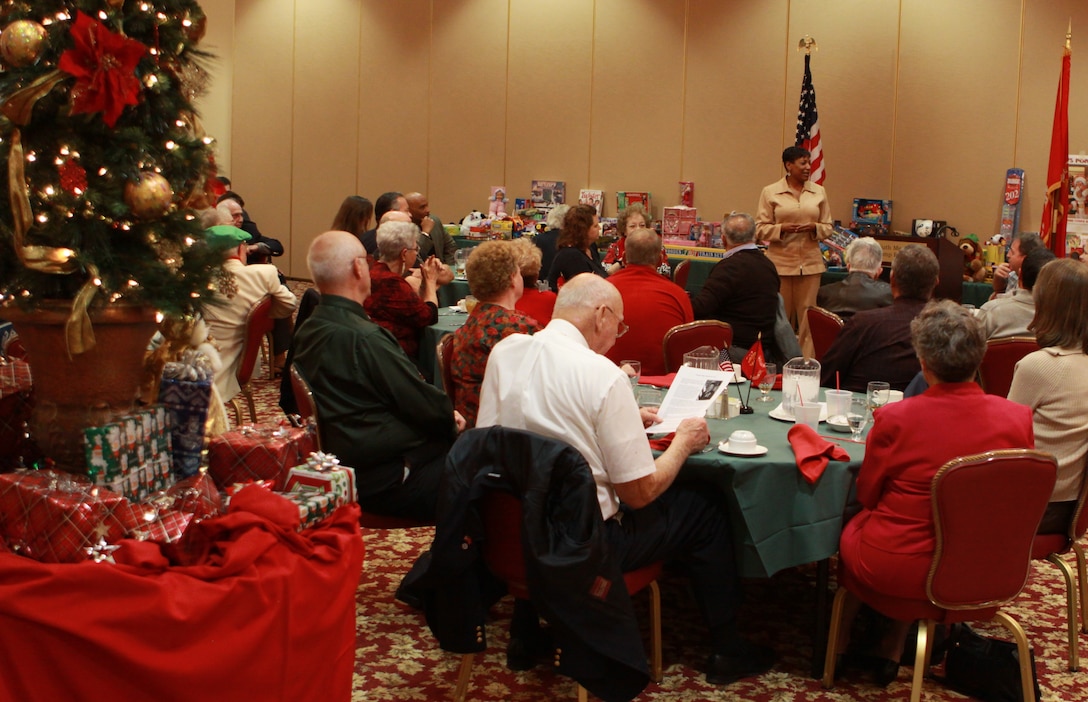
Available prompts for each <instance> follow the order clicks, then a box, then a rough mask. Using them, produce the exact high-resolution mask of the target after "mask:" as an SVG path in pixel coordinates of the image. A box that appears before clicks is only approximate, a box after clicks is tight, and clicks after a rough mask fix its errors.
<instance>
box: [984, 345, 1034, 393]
mask: <svg viewBox="0 0 1088 702" xmlns="http://www.w3.org/2000/svg"><path fill="white" fill-rule="evenodd" d="M1038 350H1039V343H1038V342H1037V341H1035V337H1033V336H1010V337H1007V338H1005V339H990V340H989V341H987V342H986V354H985V355H984V356H983V357H982V364H981V365H979V367H978V378H979V384H980V385H981V386H982V389H983V390H985V391H986V392H987V393H988V394H990V395H1000V396H1001V397H1008V394H1009V388H1010V387H1012V373H1013V370H1014V369H1015V368H1016V363H1017V362H1018V361H1019V360H1020V359H1021V358H1023V357H1024V356H1027V355H1028V354H1029V353H1031V352H1032V351H1038Z"/></svg>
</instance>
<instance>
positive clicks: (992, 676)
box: [942, 624, 1039, 702]
mask: <svg viewBox="0 0 1088 702" xmlns="http://www.w3.org/2000/svg"><path fill="white" fill-rule="evenodd" d="M1031 677H1032V682H1033V684H1034V688H1035V701H1034V702H1038V700H1039V678H1038V676H1037V675H1036V673H1035V652H1034V651H1032V652H1031ZM942 682H943V683H944V684H945V685H947V686H948V687H950V688H952V689H953V690H955V691H956V692H960V693H962V694H964V695H969V696H970V697H974V698H976V699H980V700H983V701H984V702H1025V701H1024V695H1023V693H1022V686H1021V684H1020V657H1019V651H1017V650H1016V644H1015V643H1014V642H1012V641H1002V640H1001V639H993V638H990V637H988V636H982V635H981V634H978V633H976V632H974V631H972V630H971V628H970V627H969V626H967V625H966V624H956V625H954V631H953V632H952V634H951V635H950V645H949V647H948V654H947V656H946V659H945V666H944V678H943V680H942Z"/></svg>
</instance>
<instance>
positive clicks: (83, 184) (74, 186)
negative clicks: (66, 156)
mask: <svg viewBox="0 0 1088 702" xmlns="http://www.w3.org/2000/svg"><path fill="white" fill-rule="evenodd" d="M57 172H58V173H59V174H60V187H62V188H64V191H65V192H67V193H69V194H71V195H76V196H78V195H82V194H83V193H85V192H87V171H85V170H84V169H83V166H81V165H79V164H78V163H74V162H72V161H65V162H64V163H62V164H61V165H60V166H58V167H57Z"/></svg>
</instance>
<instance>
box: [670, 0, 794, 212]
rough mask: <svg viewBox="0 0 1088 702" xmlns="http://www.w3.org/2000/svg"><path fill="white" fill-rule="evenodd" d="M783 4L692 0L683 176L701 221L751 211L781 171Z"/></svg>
mask: <svg viewBox="0 0 1088 702" xmlns="http://www.w3.org/2000/svg"><path fill="white" fill-rule="evenodd" d="M787 9H788V3H787V2H786V0H773V1H769V2H758V3H753V2H747V1H746V0H729V1H728V2H718V1H717V0H692V2H691V6H690V15H689V19H688V40H687V91H686V101H685V102H686V107H685V110H684V151H683V159H684V162H683V174H682V175H683V178H682V179H683V180H693V181H695V206H696V207H698V208H699V215H700V217H702V218H703V219H704V220H707V221H716V220H719V219H720V218H721V216H722V214H723V213H725V212H729V211H732V210H737V211H740V212H751V213H753V214H754V212H755V207H756V201H757V200H758V198H759V191H760V189H761V188H762V187H763V186H764V185H766V184H767V183H769V182H771V181H772V180H774V178H775V177H777V174H778V172H779V170H780V169H779V165H778V156H779V154H780V152H781V150H782V147H781V144H780V143H779V141H780V138H781V132H782V121H783V89H782V79H783V74H784V72H785V69H784V56H785V52H784V51H783V49H782V44H783V42H784V41H785V30H786V16H787ZM749 37H760V38H761V39H760V41H750V40H749V39H748V38H749ZM668 195H669V196H670V201H669V202H666V203H664V204H673V201H674V200H675V196H674V195H673V193H672V192H669V193H668Z"/></svg>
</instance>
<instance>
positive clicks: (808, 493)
mask: <svg viewBox="0 0 1088 702" xmlns="http://www.w3.org/2000/svg"><path fill="white" fill-rule="evenodd" d="M736 387H737V386H733V387H732V388H731V389H730V392H731V395H732V396H733V397H736V392H737V391H736ZM740 388H741V392H742V393H746V392H747V388H748V386H747V384H744V385H741V386H740ZM758 395H759V390H753V392H752V399H751V404H752V407H753V408H754V409H755V414H751V415H741V416H739V417H733V418H731V419H729V420H719V419H710V420H707V423H708V424H709V426H710V435H711V444H712V445H713V446H715V447H716V446H717V444H718V442H720V441H724V440H725V439H727V438H728V437H729V434H730V433H731V432H733V431H736V430H737V429H747V430H749V431H751V432H753V433H754V434H755V435H756V439H757V440H758V442H759V444H760V445H761V446H766V447H767V449H768V452H767V453H766V454H765V455H763V456H759V457H754V458H743V457H738V456H730V455H727V454H724V453H721V452H720V451H718V450H717V449H716V448H715V449H714V450H713V451H711V452H709V453H700V454H694V455H692V456H691V457H690V458H688V460H687V462H686V463H685V464H684V467H683V468H682V469H681V471H680V475H679V477H678V480H680V481H682V482H692V481H696V482H710V483H713V484H714V485H716V486H717V487H718V488H719V489H720V490H721V492H722V495H723V496H724V498H725V504H726V506H727V508H728V510H729V517H730V520H729V521H730V525H731V526H732V529H733V539H734V546H735V548H736V556H737V563H738V564H739V566H740V572H741V576H742V577H746V578H761V577H769V576H771V575H773V574H775V573H777V572H778V571H780V570H782V569H784V568H790V567H793V566H797V565H801V564H804V563H811V562H813V561H819V560H822V559H825V558H828V557H830V556H832V555H833V554H835V553H836V552H837V551H838V550H839V534H840V533H841V532H842V524H843V520H842V516H843V511H844V509H845V508H846V506H847V504H849V502H850V500H851V499H852V493H853V486H854V477H855V475H856V473H857V470H858V469H859V468H860V467H861V461H862V459H863V458H864V456H865V446H864V445H863V444H855V443H850V442H848V441H845V439H849V436H850V435H849V434H837V433H835V432H832V431H831V430H830V428H828V427H827V425H826V424H821V425H820V431H819V433H820V434H826V435H828V436H833V437H836V438H839V439H843V440H844V441H842V442H841V443H839V444H838V445H839V446H842V447H843V448H844V449H846V451H847V452H848V453H849V454H850V461H849V462H841V461H830V462H829V463H828V466H827V469H826V470H825V471H824V474H823V476H821V477H820V479H819V480H817V481H816V484H815V485H810V484H809V483H808V482H807V481H806V480H805V479H804V477H802V476H801V473H800V471H798V469H797V463H796V460H795V458H794V454H793V449H792V448H791V447H790V444H789V441H788V439H787V438H786V433H787V432H788V431H789V430H790V428H791V427H792V426H793V424H792V423H787V422H780V421H778V420H775V419H771V418H770V417H768V416H767V413H768V412H769V411H770V410H772V409H774V408H775V407H777V406H778V404H779V401H780V399H781V397H780V393H779V392H777V391H775V392H773V393H772V397H774V399H775V401H774V402H756V401H755V400H756V397H757V396H758Z"/></svg>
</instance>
